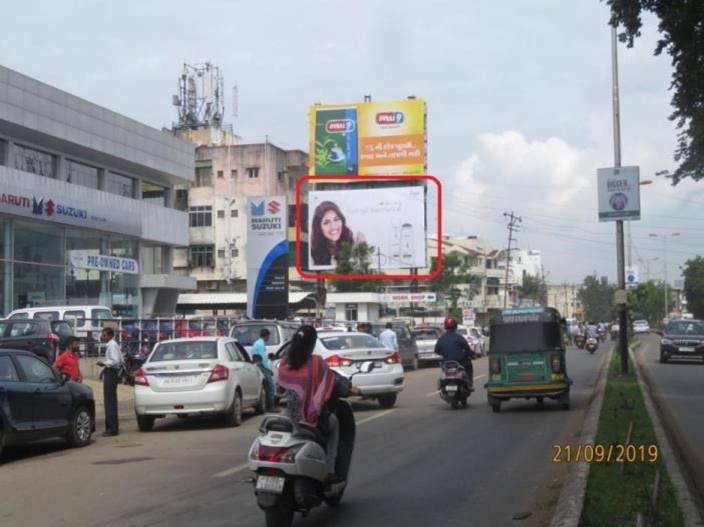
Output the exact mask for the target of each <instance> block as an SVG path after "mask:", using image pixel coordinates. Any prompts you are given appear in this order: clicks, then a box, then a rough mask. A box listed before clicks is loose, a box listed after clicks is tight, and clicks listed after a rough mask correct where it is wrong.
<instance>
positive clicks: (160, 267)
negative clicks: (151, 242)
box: [141, 246, 168, 274]
mask: <svg viewBox="0 0 704 527" xmlns="http://www.w3.org/2000/svg"><path fill="white" fill-rule="evenodd" d="M164 249H165V248H164V247H161V246H155V247H144V248H143V249H142V265H141V267H142V269H141V271H142V273H143V274H163V273H166V272H168V269H166V265H165V264H166V261H165V258H164Z"/></svg>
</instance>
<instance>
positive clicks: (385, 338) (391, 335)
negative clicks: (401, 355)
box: [379, 322, 398, 351]
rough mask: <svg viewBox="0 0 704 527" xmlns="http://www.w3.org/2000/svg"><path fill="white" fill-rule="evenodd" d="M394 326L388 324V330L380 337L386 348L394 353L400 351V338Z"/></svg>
mask: <svg viewBox="0 0 704 527" xmlns="http://www.w3.org/2000/svg"><path fill="white" fill-rule="evenodd" d="M393 327H394V326H393V324H392V323H391V322H387V323H386V329H385V330H384V331H382V332H381V335H379V340H380V341H381V343H382V345H383V346H384V347H385V348H388V349H390V350H393V351H398V337H397V336H396V332H395V331H394V330H393Z"/></svg>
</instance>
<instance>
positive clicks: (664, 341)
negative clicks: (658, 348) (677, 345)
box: [660, 337, 674, 346]
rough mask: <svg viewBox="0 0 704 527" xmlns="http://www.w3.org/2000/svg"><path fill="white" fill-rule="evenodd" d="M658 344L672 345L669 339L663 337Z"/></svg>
mask: <svg viewBox="0 0 704 527" xmlns="http://www.w3.org/2000/svg"><path fill="white" fill-rule="evenodd" d="M660 344H664V345H665V346H670V345H672V344H674V343H673V342H672V341H671V340H670V339H666V338H664V337H663V339H662V340H661V341H660Z"/></svg>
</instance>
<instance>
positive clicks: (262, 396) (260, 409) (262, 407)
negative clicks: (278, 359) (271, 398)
mask: <svg viewBox="0 0 704 527" xmlns="http://www.w3.org/2000/svg"><path fill="white" fill-rule="evenodd" d="M254 411H255V412H256V414H257V415H262V414H263V413H264V412H266V388H265V387H264V385H263V384H262V387H261V389H260V390H259V401H258V402H257V405H256V406H255V407H254Z"/></svg>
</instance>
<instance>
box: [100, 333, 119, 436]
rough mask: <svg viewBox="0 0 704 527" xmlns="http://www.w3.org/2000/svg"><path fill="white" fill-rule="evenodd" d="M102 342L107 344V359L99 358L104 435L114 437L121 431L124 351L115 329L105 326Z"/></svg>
mask: <svg viewBox="0 0 704 527" xmlns="http://www.w3.org/2000/svg"><path fill="white" fill-rule="evenodd" d="M100 342H102V343H104V344H107V346H106V348H105V360H99V361H98V362H97V364H98V366H103V367H104V368H105V369H104V370H103V403H104V405H105V432H103V437H113V436H116V435H117V434H118V433H119V423H118V419H117V381H118V377H119V375H118V373H119V371H120V367H121V366H122V351H120V346H119V345H118V343H117V342H115V330H114V329H112V328H104V329H103V332H102V333H101V334H100Z"/></svg>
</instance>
